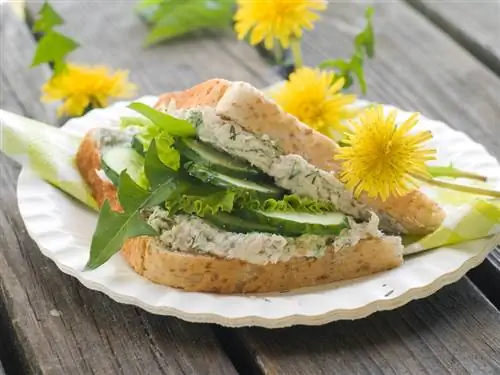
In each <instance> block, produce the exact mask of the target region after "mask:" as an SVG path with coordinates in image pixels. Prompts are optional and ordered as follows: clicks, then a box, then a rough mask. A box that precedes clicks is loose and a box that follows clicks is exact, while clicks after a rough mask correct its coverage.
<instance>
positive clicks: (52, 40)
mask: <svg viewBox="0 0 500 375" xmlns="http://www.w3.org/2000/svg"><path fill="white" fill-rule="evenodd" d="M78 47H79V44H78V43H76V42H75V41H74V40H72V39H70V38H68V37H66V36H64V35H62V34H59V33H58V32H56V31H50V32H48V33H47V34H45V35H44V36H43V37H42V39H40V41H39V42H38V46H37V48H36V51H35V56H34V57H33V61H32V63H31V66H32V67H34V66H37V65H40V64H44V63H49V62H53V63H54V64H56V66H59V68H60V69H61V65H60V64H64V59H65V57H66V55H68V54H69V53H71V52H72V51H74V50H75V49H76V48H78ZM58 64H59V65H58Z"/></svg>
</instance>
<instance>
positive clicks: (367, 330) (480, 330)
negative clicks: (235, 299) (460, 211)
mask: <svg viewBox="0 0 500 375" xmlns="http://www.w3.org/2000/svg"><path fill="white" fill-rule="evenodd" d="M499 327H500V314H499V313H498V311H497V310H496V309H495V308H494V307H493V306H492V305H490V304H489V303H488V302H487V301H486V300H485V299H484V297H482V296H481V294H480V293H478V292H477V290H476V289H475V288H474V287H473V286H472V284H471V283H470V282H468V281H466V280H462V281H460V282H458V283H456V284H454V285H451V286H448V287H446V288H444V289H443V290H441V291H439V292H438V293H436V294H435V295H434V296H432V297H429V298H427V299H424V300H420V301H414V302H411V303H410V304H408V305H406V306H404V307H402V308H400V309H398V310H395V311H390V312H382V313H377V314H375V315H372V316H370V317H368V318H365V319H362V320H357V321H345V322H336V323H332V324H328V325H326V326H322V327H293V328H287V329H280V330H264V329H241V330H235V331H233V332H229V333H230V334H233V335H234V336H236V338H237V339H239V340H240V348H243V350H244V351H245V352H246V353H252V354H253V355H254V356H253V357H251V358H247V359H246V360H247V362H246V363H247V366H248V367H250V368H251V367H252V366H254V367H257V368H259V369H260V370H261V371H262V373H264V374H287V375H295V374H297V375H298V374H301V375H306V374H307V375H308V374H311V375H312V374H360V375H361V374H384V375H390V374H395V375H397V374H497V373H499V372H500V328H499Z"/></svg>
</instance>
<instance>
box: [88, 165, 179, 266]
mask: <svg viewBox="0 0 500 375" xmlns="http://www.w3.org/2000/svg"><path fill="white" fill-rule="evenodd" d="M175 193H176V185H175V184H172V183H171V180H167V181H166V182H165V183H164V184H161V185H158V186H156V187H155V188H154V189H153V190H152V191H150V192H148V191H147V190H144V189H142V188H140V187H139V186H138V185H137V184H136V183H135V182H134V181H133V180H132V178H130V176H129V175H128V174H127V173H126V172H122V174H121V175H120V181H119V187H118V197H119V200H120V205H121V206H122V207H123V211H124V212H122V213H120V212H115V211H113V210H112V209H111V206H110V205H109V202H108V201H106V202H104V204H103V206H102V208H101V210H100V212H99V219H98V221H97V226H96V230H95V232H94V235H93V237H92V243H91V245H90V258H89V260H88V262H87V265H86V269H96V268H98V267H100V266H101V265H103V264H104V263H105V262H107V261H108V260H109V259H110V258H111V257H112V256H113V255H114V254H116V253H117V252H118V251H120V249H121V248H122V246H123V244H124V243H125V241H126V240H127V239H130V238H134V237H138V236H157V235H158V233H157V232H156V231H155V230H154V229H153V228H152V227H151V226H150V225H148V224H147V223H146V222H145V221H144V219H143V218H142V216H141V213H142V210H143V209H144V208H149V207H154V206H156V205H158V204H160V203H161V202H164V201H166V200H168V199H169V197H170V196H171V195H172V194H175Z"/></svg>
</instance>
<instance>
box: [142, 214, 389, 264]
mask: <svg viewBox="0 0 500 375" xmlns="http://www.w3.org/2000/svg"><path fill="white" fill-rule="evenodd" d="M148 222H149V224H150V225H151V226H152V227H153V228H155V229H156V230H157V231H158V232H159V233H161V234H160V237H159V239H160V241H161V242H162V243H163V244H164V245H165V246H166V247H167V248H168V250H173V251H183V252H197V253H208V254H212V255H216V256H220V257H223V258H227V259H241V260H244V261H246V262H249V263H255V264H267V263H276V262H280V261H281V262H286V261H288V260H290V259H291V258H293V257H314V258H319V257H322V256H323V255H324V254H325V251H327V250H329V249H333V250H334V251H338V250H340V249H341V248H343V247H346V246H354V245H356V244H357V243H358V242H359V241H360V240H362V239H364V238H377V237H380V236H382V233H381V232H380V231H379V230H378V217H377V216H376V215H373V216H372V217H371V219H370V221H369V222H366V223H362V224H357V223H355V222H354V221H353V220H351V228H349V229H347V228H346V229H344V230H342V232H341V233H340V235H338V236H318V235H312V234H305V235H302V236H300V237H284V236H281V235H277V234H272V233H257V232H255V233H246V234H245V233H233V232H227V231H224V230H221V229H219V228H217V227H215V226H213V225H211V224H209V223H207V222H206V221H204V220H203V219H200V218H198V217H196V216H191V215H173V216H171V217H170V216H168V212H167V211H165V210H163V209H161V208H160V207H157V208H155V210H154V211H153V213H152V214H151V215H150V217H149V219H148Z"/></svg>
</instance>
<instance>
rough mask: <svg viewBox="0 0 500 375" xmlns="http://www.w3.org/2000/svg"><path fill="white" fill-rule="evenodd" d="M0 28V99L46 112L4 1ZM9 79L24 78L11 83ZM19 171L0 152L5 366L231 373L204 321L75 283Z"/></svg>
mask: <svg viewBox="0 0 500 375" xmlns="http://www.w3.org/2000/svg"><path fill="white" fill-rule="evenodd" d="M92 18H93V17H92ZM103 28H104V27H103V26H102V27H101V29H103ZM1 30H2V32H1V40H2V55H1V56H2V57H1V64H0V65H1V66H2V78H1V82H0V88H1V90H2V91H1V96H0V99H1V100H0V107H2V108H6V109H9V110H12V111H14V112H17V113H20V114H24V115H27V116H32V117H35V118H37V119H39V120H41V121H48V120H50V117H51V116H52V115H51V113H52V112H51V111H49V110H48V109H47V108H45V107H43V106H41V105H39V104H37V101H38V94H35V93H37V91H38V89H39V86H40V84H41V83H42V81H43V80H44V78H46V77H47V76H48V71H47V70H43V69H40V70H39V71H38V76H36V75H34V74H33V73H32V72H31V71H29V70H28V68H27V66H28V63H27V60H25V59H24V60H23V59H21V57H23V56H24V55H21V57H19V54H20V53H21V54H25V55H26V56H27V55H30V54H31V53H32V52H33V40H32V39H31V37H30V34H29V32H28V30H27V28H26V27H25V26H24V25H23V24H21V23H20V22H19V21H18V20H17V19H16V18H14V17H11V14H10V13H9V12H8V11H6V10H5V9H4V10H3V13H2V29H1ZM20 46H22V48H20ZM9 59H13V61H20V65H19V66H17V65H16V64H13V63H10V62H8V61H7V60H9ZM5 77H8V79H7V78H5ZM11 79H12V80H14V82H22V83H23V84H22V85H12V84H10V82H11ZM18 170H19V168H18V167H17V166H15V165H14V164H13V163H12V162H11V161H9V160H8V159H7V158H6V157H5V156H4V155H0V186H1V187H2V188H1V189H0V207H2V209H1V210H0V269H1V270H2V271H1V272H0V336H1V337H2V341H3V340H5V338H7V339H9V342H8V343H5V344H4V349H5V348H8V349H9V350H10V351H11V352H10V353H8V354H9V356H10V358H12V361H16V362H17V364H16V366H15V367H13V368H14V369H13V370H12V371H13V373H20V374H21V373H22V374H28V373H37V374H92V373H94V374H117V373H126V374H185V373H203V374H221V373H222V374H234V373H235V372H236V371H235V369H234V367H233V365H232V364H231V362H230V361H229V359H228V358H227V357H226V355H225V354H224V353H223V352H222V350H221V348H220V346H219V343H218V342H217V340H216V338H215V335H214V333H213V331H212V330H211V328H210V326H208V325H205V326H204V325H195V324H189V323H185V322H182V321H180V320H177V319H173V318H161V317H156V316H152V315H150V314H148V313H146V312H144V311H142V310H140V309H137V308H134V307H131V306H124V305H119V304H117V303H114V302H112V301H111V300H110V299H109V298H107V297H105V296H104V295H102V294H100V293H96V292H92V291H90V290H88V289H86V288H84V287H82V286H81V285H80V284H79V283H78V282H77V281H76V280H74V279H73V278H71V277H68V276H66V275H64V274H63V273H62V272H60V271H59V270H58V269H57V267H56V266H55V265H54V264H53V263H52V262H51V261H50V260H48V259H47V258H45V257H43V256H42V254H41V253H40V251H39V250H38V249H37V247H36V245H35V244H34V243H33V241H32V240H31V239H30V238H29V236H28V234H27V233H26V229H25V227H24V224H23V222H22V219H21V218H20V215H19V211H18V208H17V202H16V196H15V182H16V179H17V174H18ZM16 358H17V359H16ZM207 358H208V359H207ZM9 366H10V363H9Z"/></svg>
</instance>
